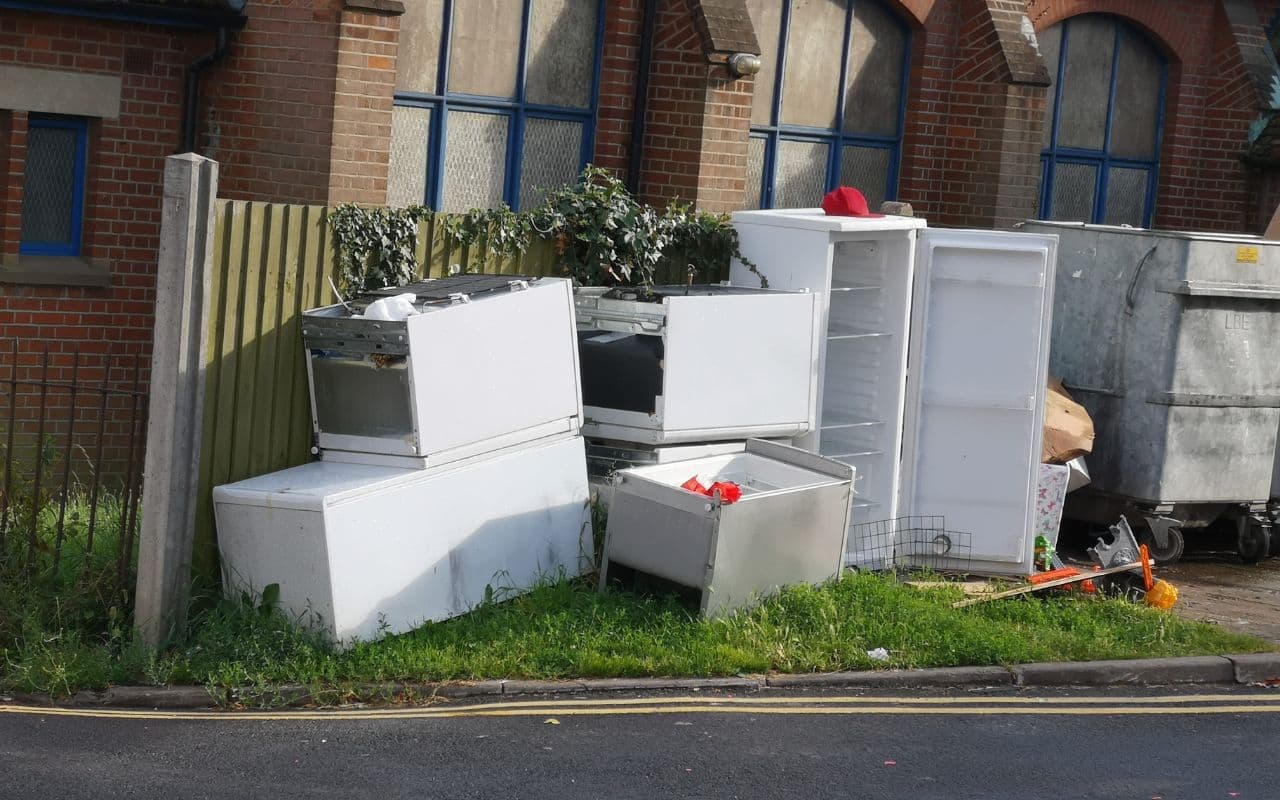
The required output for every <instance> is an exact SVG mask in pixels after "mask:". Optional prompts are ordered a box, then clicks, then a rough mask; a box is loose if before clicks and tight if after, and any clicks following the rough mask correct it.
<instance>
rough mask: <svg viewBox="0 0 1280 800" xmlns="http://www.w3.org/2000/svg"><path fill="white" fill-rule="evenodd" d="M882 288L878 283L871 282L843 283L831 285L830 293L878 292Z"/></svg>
mask: <svg viewBox="0 0 1280 800" xmlns="http://www.w3.org/2000/svg"><path fill="white" fill-rule="evenodd" d="M883 288H884V287H883V286H880V285H878V284H872V283H845V284H839V285H835V286H832V287H831V293H832V294H839V293H842V292H878V291H880V290H881V289H883Z"/></svg>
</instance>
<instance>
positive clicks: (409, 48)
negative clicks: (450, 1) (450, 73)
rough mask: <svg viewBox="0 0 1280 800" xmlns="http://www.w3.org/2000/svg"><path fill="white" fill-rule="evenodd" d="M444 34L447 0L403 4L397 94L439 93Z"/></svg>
mask: <svg viewBox="0 0 1280 800" xmlns="http://www.w3.org/2000/svg"><path fill="white" fill-rule="evenodd" d="M443 31H444V0H413V2H410V3H405V4H404V14H403V15H402V16H401V17H400V39H399V42H400V43H399V46H398V48H397V51H396V53H397V56H396V89H397V90H399V91H404V92H422V93H424V94H434V93H435V92H436V90H437V85H436V84H437V81H438V75H439V67H440V37H441V35H442V33H443Z"/></svg>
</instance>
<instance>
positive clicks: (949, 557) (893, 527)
mask: <svg viewBox="0 0 1280 800" xmlns="http://www.w3.org/2000/svg"><path fill="white" fill-rule="evenodd" d="M849 537H850V539H851V540H852V542H853V547H854V549H855V552H856V553H857V554H858V560H859V562H860V563H861V565H862V566H863V567H864V568H865V569H873V570H891V569H892V570H897V569H929V570H939V571H942V570H946V571H948V572H967V571H969V567H970V564H971V562H972V553H973V541H972V540H973V535H972V534H970V533H966V532H963V531H951V530H947V525H946V519H945V518H944V517H940V516H936V517H934V516H924V517H898V518H897V519H886V520H879V521H876V522H864V523H860V524H858V525H854V526H853V527H851V528H850V529H849Z"/></svg>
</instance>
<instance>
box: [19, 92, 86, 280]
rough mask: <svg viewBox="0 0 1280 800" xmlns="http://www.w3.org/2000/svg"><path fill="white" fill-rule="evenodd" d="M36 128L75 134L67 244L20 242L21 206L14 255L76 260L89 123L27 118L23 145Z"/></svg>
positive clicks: (46, 116)
mask: <svg viewBox="0 0 1280 800" xmlns="http://www.w3.org/2000/svg"><path fill="white" fill-rule="evenodd" d="M38 128H53V129H59V130H71V131H74V132H75V134H76V153H75V162H74V164H73V166H72V175H71V191H72V198H71V240H70V241H69V242H67V243H66V244H62V243H50V242H28V241H27V240H25V239H22V238H21V237H22V222H21V214H22V211H21V204H20V208H19V223H18V237H19V239H18V254H19V255H24V256H79V255H80V252H81V249H82V247H83V234H84V203H85V184H86V180H85V178H86V174H87V172H88V151H89V120H88V119H87V118H85V117H69V116H61V115H54V114H29V115H28V116H27V143H28V145H29V144H30V139H31V131H32V130H34V129H38ZM28 155H29V150H27V149H26V148H24V150H23V164H24V168H23V184H22V203H25V202H26V168H25V164H26V159H27V157H28Z"/></svg>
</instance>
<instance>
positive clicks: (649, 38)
mask: <svg viewBox="0 0 1280 800" xmlns="http://www.w3.org/2000/svg"><path fill="white" fill-rule="evenodd" d="M643 13H644V18H643V21H642V23H641V25H642V27H641V31H640V64H639V65H638V68H637V70H636V73H637V74H636V96H635V101H634V102H633V103H632V104H631V105H632V112H633V113H632V118H631V163H630V165H629V166H628V168H627V189H629V190H630V191H631V193H632V194H634V195H638V194H640V165H641V162H642V160H643V157H644V132H645V123H646V121H647V120H648V116H649V68H650V64H651V63H652V61H653V34H654V28H655V27H656V26H657V23H658V0H644V12H643Z"/></svg>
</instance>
